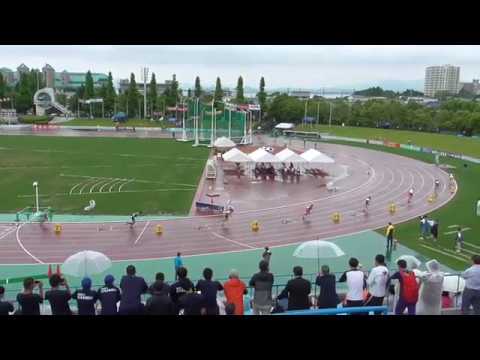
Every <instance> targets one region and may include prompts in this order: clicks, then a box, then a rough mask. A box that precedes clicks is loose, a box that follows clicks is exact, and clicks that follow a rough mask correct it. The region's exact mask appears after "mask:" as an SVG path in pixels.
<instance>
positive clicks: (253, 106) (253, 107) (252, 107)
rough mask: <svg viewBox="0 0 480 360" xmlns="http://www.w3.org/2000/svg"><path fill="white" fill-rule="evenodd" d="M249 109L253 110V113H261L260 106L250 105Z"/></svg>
mask: <svg viewBox="0 0 480 360" xmlns="http://www.w3.org/2000/svg"><path fill="white" fill-rule="evenodd" d="M248 109H249V110H252V111H260V105H253V104H250V105H248Z"/></svg>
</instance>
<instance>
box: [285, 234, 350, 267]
mask: <svg viewBox="0 0 480 360" xmlns="http://www.w3.org/2000/svg"><path fill="white" fill-rule="evenodd" d="M343 255H345V253H344V252H343V250H342V249H340V248H339V247H338V246H337V245H336V244H334V243H332V242H329V241H323V240H313V241H307V242H304V243H303V244H300V245H299V246H298V247H297V248H296V249H295V251H294V252H293V256H295V257H298V258H304V259H317V262H318V270H319V271H320V259H321V258H322V259H328V258H336V257H340V256H343Z"/></svg>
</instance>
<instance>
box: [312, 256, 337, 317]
mask: <svg viewBox="0 0 480 360" xmlns="http://www.w3.org/2000/svg"><path fill="white" fill-rule="evenodd" d="M336 282H337V280H336V279H335V275H334V274H330V268H329V267H328V265H322V268H321V272H320V274H319V275H318V276H317V279H316V280H315V284H317V285H318V286H320V294H319V295H318V300H317V307H318V308H319V309H328V308H336V307H337V305H338V304H339V303H340V299H339V297H338V294H337V288H336Z"/></svg>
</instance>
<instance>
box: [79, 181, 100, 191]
mask: <svg viewBox="0 0 480 360" xmlns="http://www.w3.org/2000/svg"><path fill="white" fill-rule="evenodd" d="M92 181H97V179H93V180H88V181H85V182H84V183H83V186H82V187H81V188H80V191H79V192H78V193H79V194H82V193H83V190H84V189H85V188H86V187H87V186H88V185H91V184H92Z"/></svg>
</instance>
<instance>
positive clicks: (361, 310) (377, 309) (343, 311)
mask: <svg viewBox="0 0 480 360" xmlns="http://www.w3.org/2000/svg"><path fill="white" fill-rule="evenodd" d="M365 313H368V314H369V315H377V314H381V315H387V314H388V307H387V306H363V307H347V308H337V309H311V310H293V311H286V312H284V313H277V314H272V315H302V316H305V315H307V316H308V315H350V314H365Z"/></svg>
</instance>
